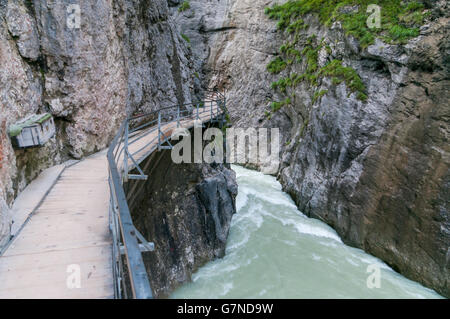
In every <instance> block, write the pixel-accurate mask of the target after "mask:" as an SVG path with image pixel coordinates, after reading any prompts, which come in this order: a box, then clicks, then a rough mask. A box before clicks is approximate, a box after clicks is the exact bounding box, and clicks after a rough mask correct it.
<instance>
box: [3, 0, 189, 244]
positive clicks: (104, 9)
mask: <svg viewBox="0 0 450 319" xmlns="http://www.w3.org/2000/svg"><path fill="white" fill-rule="evenodd" d="M73 3H74V2H73V1H69V0H62V1H60V0H58V1H54V0H34V1H24V0H0V65H1V67H0V83H1V85H0V247H1V246H2V243H4V242H5V241H6V240H7V239H8V233H9V227H10V225H11V222H12V221H13V220H14V216H10V215H9V212H8V206H10V205H11V203H12V202H13V200H14V198H15V197H16V196H17V194H18V193H19V192H20V191H21V190H22V189H23V188H24V187H25V186H26V185H27V184H28V183H29V182H30V181H31V180H33V179H34V178H35V177H36V176H37V175H38V174H39V173H40V172H41V171H42V170H43V169H45V168H47V167H49V166H51V165H54V164H57V163H61V162H63V161H65V160H67V159H69V158H81V157H83V156H85V155H88V154H90V153H93V152H96V151H98V150H100V149H103V148H105V147H106V146H107V145H108V143H109V142H110V140H111V139H112V137H113V136H114V134H115V133H116V131H117V128H118V125H119V123H120V122H121V121H122V120H123V119H124V118H125V116H126V115H127V114H131V113H133V112H140V111H146V110H147V111H148V110H152V109H157V108H159V107H163V106H168V105H172V104H175V103H177V102H180V103H183V102H190V99H191V97H190V92H191V90H192V89H193V88H194V81H192V80H191V75H192V73H193V72H192V71H191V67H192V65H193V62H192V60H191V59H190V56H189V55H190V53H189V52H188V48H187V46H186V44H185V43H184V41H183V40H182V39H181V37H180V34H179V32H178V31H177V29H176V27H175V26H174V23H173V21H172V18H171V16H170V12H169V8H168V5H167V1H165V0H155V1H139V0H114V1H110V0H105V1H94V2H93V1H89V0H81V1H77V4H78V5H79V9H80V11H79V12H80V25H79V27H77V26H76V25H74V24H73V23H74V20H73V16H72V14H74V12H75V11H73V9H71V7H70V5H71V4H73ZM68 21H69V22H68ZM75 22H76V21H75ZM42 112H50V113H52V114H53V116H54V117H55V120H56V126H57V134H56V136H55V137H54V138H53V139H51V140H50V141H49V142H48V143H47V144H46V145H45V146H44V147H41V148H33V149H27V150H14V149H13V148H12V146H11V143H10V139H9V137H8V135H7V129H8V127H9V125H10V124H12V123H14V122H15V121H17V120H18V119H21V118H23V117H25V116H27V115H30V114H33V113H42Z"/></svg>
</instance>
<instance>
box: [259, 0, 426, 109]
mask: <svg viewBox="0 0 450 319" xmlns="http://www.w3.org/2000/svg"><path fill="white" fill-rule="evenodd" d="M371 4H377V5H379V6H380V8H381V20H380V28H376V27H374V28H369V27H368V25H367V20H368V18H369V15H370V14H371V13H370V12H369V13H368V12H367V8H368V6H369V5H371ZM265 13H266V14H267V15H268V16H269V17H270V18H271V19H275V20H278V24H277V27H278V29H279V30H281V31H285V32H287V33H288V34H293V37H292V38H293V40H292V41H290V42H287V43H285V44H283V45H282V46H281V47H280V52H279V53H280V55H279V56H277V57H276V58H275V59H273V60H272V61H271V62H270V63H269V64H268V65H267V70H268V71H269V72H270V73H272V74H278V73H280V72H282V71H283V70H285V69H286V68H287V67H288V66H289V65H292V64H294V63H302V62H305V72H304V73H303V74H301V75H299V74H296V73H293V74H290V75H289V76H287V77H284V78H281V79H279V80H278V81H276V82H273V83H272V88H273V89H274V90H279V91H280V92H281V93H284V94H287V88H288V87H291V88H294V87H295V86H296V85H297V84H299V83H300V82H302V81H307V82H309V83H310V84H311V85H312V86H317V85H318V81H319V79H321V78H323V77H331V78H332V82H333V84H336V85H337V84H340V83H342V82H345V83H346V85H347V87H348V88H349V89H350V91H351V92H356V94H357V95H356V96H357V98H358V99H359V100H361V101H365V100H366V99H367V95H366V88H365V86H364V84H363V82H362V80H361V78H360V77H359V75H358V74H357V72H356V71H355V70H354V69H353V68H351V67H348V66H344V65H343V62H342V61H340V60H332V61H329V62H328V63H327V64H326V65H325V66H323V67H321V68H319V65H318V56H319V52H320V50H322V49H323V48H325V50H326V51H327V53H328V54H330V53H331V48H330V47H329V46H328V45H326V44H325V43H324V41H323V39H322V40H321V41H317V39H316V37H315V36H311V37H309V38H307V39H306V42H305V43H304V44H303V50H302V51H301V52H300V51H299V50H298V49H296V47H297V45H298V43H299V40H300V31H301V30H304V29H307V28H308V25H307V24H305V21H304V20H303V18H304V17H305V15H307V14H314V15H316V16H317V17H318V19H319V21H320V22H321V23H323V24H325V25H327V26H331V24H332V23H333V22H335V21H340V22H341V25H342V28H343V29H344V31H345V32H346V34H347V35H349V36H353V37H355V38H356V39H358V40H359V42H360V45H361V47H363V48H365V47H367V46H369V45H370V44H372V43H373V42H374V40H375V38H377V37H379V38H381V39H382V40H383V41H385V42H387V43H405V42H406V41H407V40H408V39H410V38H412V37H415V36H417V35H418V34H419V26H420V25H421V24H423V21H424V18H425V16H426V13H425V12H424V6H423V4H421V3H419V2H417V1H409V2H407V1H400V0H295V1H294V0H291V1H288V2H286V3H284V4H281V5H274V6H273V7H271V8H266V10H265ZM326 92H327V91H326V90H321V91H318V92H315V94H314V98H313V103H315V102H316V101H317V100H318V99H320V98H321V97H322V96H323V95H324V94H326ZM290 101H291V99H289V98H287V99H285V100H284V101H281V102H272V111H276V110H278V109H280V108H281V107H282V106H284V105H287V104H289V103H290Z"/></svg>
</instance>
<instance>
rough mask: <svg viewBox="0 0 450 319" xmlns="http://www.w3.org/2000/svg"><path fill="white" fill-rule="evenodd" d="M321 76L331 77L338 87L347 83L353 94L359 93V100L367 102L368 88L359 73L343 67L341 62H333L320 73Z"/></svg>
mask: <svg viewBox="0 0 450 319" xmlns="http://www.w3.org/2000/svg"><path fill="white" fill-rule="evenodd" d="M318 74H319V76H322V77H331V78H332V82H333V84H335V85H337V84H340V83H342V81H345V84H346V85H347V87H348V88H349V89H350V91H351V92H357V98H358V99H359V100H362V101H365V100H366V99H367V95H366V94H365V91H366V87H365V85H364V83H363V82H362V80H361V78H360V77H359V75H358V73H356V71H355V70H354V69H353V68H351V67H346V66H343V65H342V61H340V60H332V61H331V62H329V63H328V64H327V65H325V66H324V67H323V68H321V69H320V71H319V72H318Z"/></svg>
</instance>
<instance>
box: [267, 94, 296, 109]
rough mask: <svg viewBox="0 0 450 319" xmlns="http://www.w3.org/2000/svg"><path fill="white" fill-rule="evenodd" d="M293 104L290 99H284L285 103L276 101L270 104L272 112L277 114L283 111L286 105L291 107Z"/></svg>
mask: <svg viewBox="0 0 450 319" xmlns="http://www.w3.org/2000/svg"><path fill="white" fill-rule="evenodd" d="M289 104H291V99H290V98H289V97H288V98H286V99H284V100H283V101H279V102H277V101H274V102H272V103H271V104H270V108H271V109H272V112H276V111H278V110H279V109H281V108H282V107H283V106H285V105H289Z"/></svg>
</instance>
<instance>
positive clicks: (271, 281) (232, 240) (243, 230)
mask: <svg viewBox="0 0 450 319" xmlns="http://www.w3.org/2000/svg"><path fill="white" fill-rule="evenodd" d="M233 170H234V171H235V172H236V174H237V180H238V185H239V195H238V197H237V200H236V206H237V210H238V212H237V214H236V215H234V216H233V220H232V223H231V230H230V235H229V238H228V242H227V248H226V255H225V257H224V258H222V259H218V260H215V261H212V262H209V263H208V264H206V265H205V266H203V267H201V268H200V269H199V270H198V271H197V272H196V273H195V274H193V276H192V282H190V283H188V284H185V285H184V286H182V287H180V288H179V289H178V290H176V291H175V292H174V293H173V294H172V296H171V297H172V298H188V299H189V298H441V297H440V296H439V295H438V294H437V293H435V292H434V291H433V290H430V289H427V288H425V287H423V286H422V285H420V284H418V283H416V282H414V281H411V280H408V279H406V278H405V277H403V276H401V275H400V274H398V273H396V272H395V271H393V270H392V269H391V268H390V267H389V266H387V265H386V264H385V263H383V262H382V261H381V260H379V259H378V258H375V257H373V256H371V255H368V254H366V253H365V252H364V251H362V250H360V249H356V248H352V247H349V246H347V245H345V244H343V243H342V241H341V239H340V238H339V236H338V235H337V233H336V232H335V231H334V230H333V229H332V228H330V227H329V226H328V225H326V224H325V223H323V222H321V221H318V220H315V219H311V218H308V217H306V216H305V215H303V214H302V213H301V212H300V211H299V210H298V209H297V207H296V206H295V204H294V202H293V201H292V199H291V198H290V197H289V195H287V194H286V193H284V192H283V191H282V190H281V185H280V184H279V183H278V182H277V180H276V179H275V178H274V177H272V176H267V175H263V174H262V173H259V172H256V171H251V170H248V169H245V168H242V167H239V166H233ZM368 267H369V269H368ZM377 269H378V270H379V276H377V272H376V270H377ZM368 270H369V272H368ZM369 276H371V277H370V278H369ZM377 279H379V280H378V281H377ZM368 281H369V285H368ZM369 286H370V287H371V288H370V287H369Z"/></svg>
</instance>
